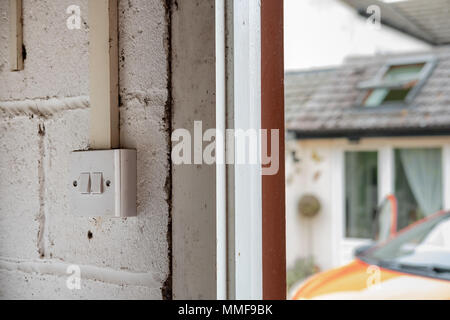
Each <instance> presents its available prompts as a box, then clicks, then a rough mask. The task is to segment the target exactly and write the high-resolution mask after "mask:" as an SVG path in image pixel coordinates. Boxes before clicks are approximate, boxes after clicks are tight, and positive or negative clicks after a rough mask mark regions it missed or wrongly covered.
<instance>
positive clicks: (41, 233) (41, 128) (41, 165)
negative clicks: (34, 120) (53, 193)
mask: <svg viewBox="0 0 450 320" xmlns="http://www.w3.org/2000/svg"><path fill="white" fill-rule="evenodd" d="M38 135H39V143H38V149H39V160H38V178H39V212H38V216H37V220H38V223H39V229H38V234H37V248H38V253H39V257H40V258H41V259H43V258H45V254H46V250H45V249H46V248H45V234H46V206H45V195H46V193H45V187H46V179H45V161H46V156H45V145H46V143H45V142H46V139H45V122H43V121H42V122H40V123H39V125H38Z"/></svg>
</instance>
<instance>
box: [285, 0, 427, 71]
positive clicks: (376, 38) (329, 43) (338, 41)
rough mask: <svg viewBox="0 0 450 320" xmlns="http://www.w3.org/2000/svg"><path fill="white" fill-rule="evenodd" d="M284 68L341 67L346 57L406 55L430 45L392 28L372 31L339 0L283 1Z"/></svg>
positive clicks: (372, 29) (364, 20)
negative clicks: (384, 54)
mask: <svg viewBox="0 0 450 320" xmlns="http://www.w3.org/2000/svg"><path fill="white" fill-rule="evenodd" d="M284 12H285V13H284V27H285V32H284V34H285V37H284V44H285V54H284V58H285V69H286V70H297V69H307V68H317V67H324V66H335V65H340V64H341V63H342V61H343V60H344V59H345V58H346V57H347V56H349V55H373V54H377V53H389V52H408V51H421V50H426V49H429V48H430V46H429V45H428V44H425V43H424V42H422V41H420V40H417V39H415V38H413V37H410V36H408V35H405V34H404V33H401V32H399V31H396V30H394V29H392V28H389V27H386V26H381V29H376V28H373V27H371V26H369V25H367V23H366V19H365V18H363V17H361V16H359V15H358V14H357V12H356V11H355V10H354V9H353V8H350V7H349V6H347V5H346V4H344V3H342V2H341V1H339V0H285V1H284Z"/></svg>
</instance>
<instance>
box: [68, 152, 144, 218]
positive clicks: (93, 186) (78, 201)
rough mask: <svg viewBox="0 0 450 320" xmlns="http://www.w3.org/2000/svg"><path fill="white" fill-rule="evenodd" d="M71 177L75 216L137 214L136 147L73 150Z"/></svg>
mask: <svg viewBox="0 0 450 320" xmlns="http://www.w3.org/2000/svg"><path fill="white" fill-rule="evenodd" d="M70 178H71V180H70V181H69V188H70V197H71V209H72V213H73V214H74V215H78V216H88V217H99V216H109V217H132V216H136V150H129V149H115V150H95V151H75V152H72V154H71V157H70Z"/></svg>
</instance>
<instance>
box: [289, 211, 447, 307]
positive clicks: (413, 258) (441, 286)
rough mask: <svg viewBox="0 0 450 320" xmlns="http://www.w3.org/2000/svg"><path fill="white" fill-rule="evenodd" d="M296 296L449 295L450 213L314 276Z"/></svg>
mask: <svg viewBox="0 0 450 320" xmlns="http://www.w3.org/2000/svg"><path fill="white" fill-rule="evenodd" d="M293 299H295V300H301V299H368V300H369V299H450V212H439V213H437V214H435V215H433V216H431V217H429V218H426V219H423V220H421V221H419V222H417V223H415V224H413V225H411V226H410V227H408V228H406V229H404V230H402V231H400V232H398V233H397V234H396V236H395V237H393V238H390V239H389V240H387V241H385V242H383V243H379V244H377V245H375V246H373V247H371V248H369V249H367V250H366V251H364V252H360V253H359V254H358V255H357V257H356V259H355V260H354V261H352V262H351V263H350V264H348V265H345V266H343V267H339V268H336V269H332V270H330V271H326V272H322V273H319V274H316V275H314V276H312V277H311V278H309V279H307V280H306V281H305V282H303V283H302V284H301V285H300V287H299V288H298V289H297V290H296V292H295V294H294V295H293Z"/></svg>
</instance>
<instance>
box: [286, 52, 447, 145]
mask: <svg viewBox="0 0 450 320" xmlns="http://www.w3.org/2000/svg"><path fill="white" fill-rule="evenodd" d="M423 54H432V55H433V57H435V58H436V59H437V65H436V68H435V69H434V70H433V72H432V73H431V75H430V77H429V78H428V80H427V81H426V82H425V84H424V86H423V87H422V88H421V89H420V91H419V92H418V94H417V96H415V97H414V99H413V100H412V102H411V104H409V105H402V106H390V107H383V106H380V107H372V108H367V107H362V106H359V105H357V104H356V103H357V101H358V97H359V96H360V94H361V91H360V90H358V89H357V85H358V84H359V83H360V82H361V81H365V80H370V79H372V78H373V77H374V76H375V75H376V74H377V72H378V71H379V70H380V69H381V68H382V67H383V66H384V65H385V63H386V62H387V61H389V60H391V59H392V58H396V59H398V58H407V57H414V56H419V55H423ZM285 83H286V88H285V95H286V97H285V103H286V128H287V130H288V131H293V132H295V133H296V134H297V136H298V137H330V136H333V137H334V136H349V137H351V136H391V135H430V134H450V46H444V47H440V48H437V49H434V50H432V51H429V52H421V53H408V54H401V55H400V54H396V55H379V56H372V57H352V58H349V59H347V60H346V61H345V62H344V64H343V65H342V67H340V68H338V69H335V70H326V71H323V70H319V71H316V72H314V71H309V72H297V73H287V74H286V79H285Z"/></svg>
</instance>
